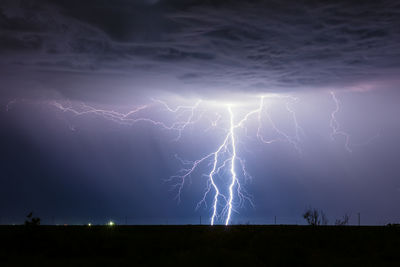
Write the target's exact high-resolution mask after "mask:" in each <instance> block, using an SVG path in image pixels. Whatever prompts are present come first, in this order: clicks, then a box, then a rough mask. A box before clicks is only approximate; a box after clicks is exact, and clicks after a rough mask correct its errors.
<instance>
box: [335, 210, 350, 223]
mask: <svg viewBox="0 0 400 267" xmlns="http://www.w3.org/2000/svg"><path fill="white" fill-rule="evenodd" d="M349 220H350V216H349V215H348V214H347V213H345V214H344V215H343V217H342V218H340V219H336V221H335V225H337V226H343V225H347V224H348V223H349Z"/></svg>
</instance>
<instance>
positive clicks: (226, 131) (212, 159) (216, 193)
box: [10, 96, 302, 225]
mask: <svg viewBox="0 0 400 267" xmlns="http://www.w3.org/2000/svg"><path fill="white" fill-rule="evenodd" d="M277 97H278V96H269V97H266V96H261V97H260V98H259V104H258V106H257V107H256V108H254V109H250V110H249V111H247V112H245V114H242V115H240V116H239V114H236V113H237V112H238V111H237V110H236V109H235V106H234V105H232V104H228V105H225V106H224V107H223V110H224V111H218V112H211V117H212V118H209V117H210V116H205V115H206V114H207V115H210V114H209V113H210V112H209V109H208V108H205V107H204V106H203V101H201V100H199V101H196V102H195V103H194V104H193V105H183V106H177V107H175V108H172V107H171V106H169V105H168V104H167V103H166V102H164V101H161V100H158V99H151V103H150V104H147V105H141V106H138V107H135V108H133V109H130V110H128V111H126V112H120V111H115V110H108V109H103V108H96V107H94V106H91V105H88V104H86V103H78V104H77V103H74V104H72V103H70V102H57V101H51V102H49V103H48V104H50V105H51V106H53V107H54V108H56V109H57V110H60V111H61V112H63V113H67V114H70V115H72V116H73V117H82V116H99V117H101V118H103V119H105V120H109V121H112V122H114V123H117V124H120V125H128V126H131V125H134V124H136V123H139V122H145V123H149V124H152V125H154V126H156V127H158V128H160V129H163V130H167V131H171V132H174V134H175V138H173V139H172V141H174V142H176V141H179V140H180V138H181V137H182V134H183V132H184V131H185V130H187V129H188V128H189V127H190V126H192V125H194V124H196V123H199V122H200V121H201V119H202V118H203V117H204V116H205V117H206V120H208V121H209V123H210V127H209V128H207V129H206V131H208V130H210V129H216V128H217V127H218V129H220V130H222V131H223V134H222V139H221V142H220V143H219V145H218V146H217V147H216V149H215V150H214V151H212V152H210V153H208V154H206V155H204V156H203V157H201V158H199V159H196V160H194V161H189V160H184V159H181V158H180V157H178V156H176V158H177V160H178V161H179V162H180V163H181V164H182V166H183V168H182V169H181V170H179V171H178V172H177V174H176V175H173V176H171V177H169V178H167V179H166V181H167V182H169V183H170V184H171V186H172V188H173V189H174V190H176V192H177V195H176V198H177V200H178V202H180V198H181V195H182V192H183V189H184V186H185V184H186V181H187V179H188V178H189V177H191V176H192V175H194V173H195V171H196V170H198V169H201V170H204V167H205V168H206V169H208V172H207V171H206V172H203V175H202V177H206V188H205V191H204V194H203V197H202V199H201V200H200V201H199V202H198V203H197V205H196V209H198V208H200V207H201V206H203V205H204V206H205V207H207V202H208V201H207V200H208V198H209V197H211V198H212V200H211V217H210V223H211V225H214V224H217V223H221V224H225V225H229V224H230V222H231V218H232V214H233V212H237V208H238V207H243V206H244V204H245V203H249V204H250V205H251V206H254V203H253V200H252V197H251V195H249V194H248V193H247V192H246V190H245V187H244V186H243V185H244V183H246V181H247V180H249V179H250V178H251V176H250V174H249V173H248V172H247V170H246V167H245V160H244V159H242V158H241V157H240V156H239V147H238V146H239V145H242V144H243V143H242V142H240V140H239V132H238V131H239V130H241V131H243V132H244V133H245V134H246V136H247V137H249V133H248V132H249V129H248V123H249V122H250V121H252V120H254V121H256V122H257V128H256V133H255V134H256V139H257V140H259V141H260V142H261V143H264V144H272V143H275V142H279V141H283V142H287V143H289V144H291V145H293V147H294V148H295V149H296V150H297V151H299V152H301V151H300V147H299V142H300V135H301V132H302V129H301V127H300V126H299V124H298V121H297V117H296V114H295V111H294V109H293V108H292V106H291V104H293V103H294V102H295V101H297V99H295V98H293V97H287V96H279V98H284V99H286V100H287V102H286V110H287V112H289V114H291V116H292V119H293V123H294V132H295V134H294V136H292V135H289V134H287V133H285V132H284V131H282V130H281V129H279V128H278V126H277V125H276V123H275V122H274V120H273V119H272V116H271V115H270V114H269V113H268V107H267V104H266V102H267V100H269V99H270V98H277ZM12 104H13V103H10V105H12ZM156 107H158V108H159V107H161V108H162V109H163V110H164V111H165V113H167V114H170V115H172V116H174V120H173V121H172V122H170V123H166V122H163V121H160V120H155V119H152V118H150V117H144V116H143V112H144V111H149V110H151V109H154V108H156ZM207 112H209V113H207ZM242 112H243V111H242ZM239 118H240V120H239ZM265 122H267V123H268V124H269V125H270V127H271V129H272V130H273V131H274V132H275V134H276V135H277V137H276V138H272V139H267V138H266V137H265V136H264V135H263V127H264V126H263V125H264V123H265ZM70 128H71V129H72V130H75V127H71V126H70ZM243 147H244V146H243ZM244 148H245V147H244Z"/></svg>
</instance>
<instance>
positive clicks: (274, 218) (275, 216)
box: [274, 216, 276, 225]
mask: <svg viewBox="0 0 400 267" xmlns="http://www.w3.org/2000/svg"><path fill="white" fill-rule="evenodd" d="M274 221H275V225H276V216H275V217H274Z"/></svg>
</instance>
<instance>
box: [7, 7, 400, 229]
mask: <svg viewBox="0 0 400 267" xmlns="http://www.w3.org/2000/svg"><path fill="white" fill-rule="evenodd" d="M399 13H400V5H399V4H398V3H395V1H311V0H310V1H306V0H304V1H289V0H284V1H278V0H276V1H261V0H260V1H234V0H231V1H218V0H217V1H200V0H198V1H195V0H193V1H183V0H182V1H179V0H175V1H173V0H160V1H157V0H153V1H150V0H115V1H111V0H109V1H108V0H100V1H99V0H97V1H94V0H93V1H92V0H89V1H84V2H83V1H74V0H72V1H71V0H69V1H64V0H52V1H44V0H43V1H39V0H36V1H34V0H32V1H15V0H13V1H11V0H9V1H8V0H5V1H2V2H1V4H0V81H1V83H0V105H1V106H0V108H1V110H0V123H1V125H2V127H1V131H0V147H1V148H2V153H1V158H0V167H1V168H0V170H1V172H0V178H1V179H0V207H1V209H0V210H1V211H2V214H0V220H1V221H0V223H2V222H3V223H12V222H20V221H21V220H22V218H23V216H24V215H25V213H28V212H29V211H31V210H33V211H34V212H36V213H37V215H39V216H41V217H43V219H44V221H45V222H48V223H50V222H52V221H53V220H52V217H54V221H55V222H59V223H61V222H68V223H85V222H88V221H93V222H98V223H101V222H106V221H108V220H109V219H114V220H116V221H117V222H118V221H119V222H120V223H124V220H125V219H124V218H125V216H127V217H128V218H129V220H128V221H129V222H130V223H161V224H164V223H166V222H167V221H168V223H178V224H186V223H197V222H198V221H199V216H202V218H203V223H208V222H209V221H208V220H209V217H210V207H204V206H203V207H201V208H200V209H198V210H195V208H196V204H197V203H198V201H199V200H200V199H201V198H202V194H203V193H204V189H205V179H204V177H202V176H201V174H202V173H204V172H205V173H207V171H208V170H209V169H207V166H202V167H201V168H200V169H199V171H198V172H196V173H194V174H193V175H192V177H191V179H190V181H189V182H188V183H187V184H185V187H184V189H183V191H182V195H181V202H180V203H179V204H178V203H177V200H176V199H175V196H176V190H171V183H170V182H168V181H165V180H166V179H168V178H169V177H170V176H173V175H176V174H177V172H178V171H179V170H180V169H181V168H182V164H181V163H182V161H181V160H179V159H184V160H190V161H194V160H196V159H200V158H201V157H202V156H204V155H207V154H209V153H210V152H212V151H215V150H216V149H217V148H218V146H219V145H220V144H221V141H222V140H223V138H224V129H225V130H226V129H227V128H226V127H227V124H226V122H227V121H229V114H228V112H227V110H226V109H225V107H226V105H227V104H233V106H232V110H233V111H234V113H235V118H236V117H238V118H239V117H241V116H244V114H246V112H249V111H251V110H254V109H257V107H258V106H257V105H258V103H259V98H260V96H266V103H267V105H268V116H270V118H272V120H273V124H271V121H268V117H265V116H264V117H263V123H262V125H263V126H262V127H263V128H262V131H263V134H265V135H266V136H268V135H269V137H271V138H276V137H279V136H280V138H282V134H281V135H280V134H279V132H277V131H273V130H271V129H272V127H273V126H274V125H275V126H276V127H277V128H279V130H281V131H282V132H284V133H285V134H287V135H288V136H290V137H291V138H294V137H299V138H296V145H295V146H294V145H293V142H292V143H291V142H288V140H287V139H286V140H283V141H282V142H275V143H273V144H264V143H262V142H260V140H257V138H253V137H255V133H256V131H255V129H256V128H257V127H256V125H257V118H256V117H254V118H251V119H250V120H249V122H248V124H247V125H246V127H247V128H246V129H248V131H249V135H250V137H249V138H248V137H247V136H246V133H245V132H240V133H239V132H238V136H237V137H238V140H240V142H239V143H238V144H239V145H240V149H239V150H238V153H240V156H241V158H244V159H245V160H246V170H247V171H248V173H249V174H250V175H251V176H252V177H253V179H252V181H250V182H248V183H246V184H245V188H246V191H247V192H248V193H249V195H251V196H252V197H253V201H254V207H252V206H251V205H249V203H246V204H245V205H244V206H243V207H241V208H240V209H238V210H237V212H234V214H233V218H232V222H233V223H240V222H241V223H245V222H248V221H250V222H253V223H272V222H273V218H274V216H277V218H278V222H281V223H302V219H301V213H302V212H303V211H304V209H305V208H306V207H308V206H313V207H316V208H320V209H323V210H324V211H325V212H326V213H327V215H328V217H329V219H330V221H331V222H334V220H335V219H336V218H338V217H340V216H341V215H343V214H344V213H349V214H351V215H352V218H351V222H352V223H355V222H356V214H357V212H360V213H361V214H362V222H363V223H366V224H367V223H368V224H383V223H388V222H394V221H397V222H398V221H400V210H399V209H398V207H397V203H399V200H400V166H399V164H398V157H399V152H398V151H400V150H399V149H400V142H399V141H398V137H399V134H400V118H399V116H398V115H397V114H400V113H399V112H400V105H399V103H400V93H399V88H398V87H399V85H400V81H399V78H398V77H400V75H399V74H400V19H399V18H400V14H399ZM331 92H334V96H336V97H337V99H338V101H339V102H338V106H336V103H335V101H334V100H335V99H334V98H333V97H332V95H331ZM155 99H156V100H162V101H165V103H168V106H169V107H170V108H171V109H175V108H177V107H178V106H179V105H195V104H196V103H197V101H198V100H199V99H201V100H202V102H201V103H202V104H201V105H200V106H199V109H198V110H196V112H195V118H199V119H198V120H197V121H196V123H193V124H191V125H190V126H189V127H187V128H185V130H184V131H182V135H181V138H180V139H179V140H178V141H174V140H175V138H176V132H174V131H172V132H171V131H168V130H166V129H162V127H159V125H158V126H157V125H154V124H152V123H148V122H146V121H141V122H139V123H134V124H131V123H129V125H121V124H120V123H118V122H117V123H116V122H115V121H113V120H110V119H109V117H108V118H105V117H104V116H100V115H104V113H103V114H100V115H99V114H98V113H95V114H93V113H91V114H84V115H83V116H76V114H75V115H74V114H73V112H71V110H69V111H67V112H65V111H62V110H61V109H60V108H59V107H60V106H57V105H54V103H58V104H62V107H70V108H71V109H74V110H80V111H82V105H83V104H82V103H84V104H85V105H90V107H94V108H96V109H102V110H108V111H111V110H113V111H115V112H120V113H123V112H129V110H132V109H134V108H135V107H140V106H141V105H148V106H149V107H148V108H145V109H143V110H141V111H140V113H138V116H140V117H142V118H144V117H145V118H147V119H151V120H157V121H162V122H163V123H166V124H168V123H173V121H174V120H176V119H177V118H176V117H174V116H173V115H174V114H172V113H171V112H169V111H168V110H167V109H166V108H165V106H163V105H162V104H160V102H157V101H156V100H155ZM288 99H292V100H293V99H296V101H293V102H290V110H293V111H294V112H295V115H296V119H297V122H298V124H299V126H300V127H301V129H302V132H301V133H300V136H296V135H297V134H298V133H297V132H296V128H295V127H294V120H293V114H292V113H291V112H290V110H288V109H287V106H286V104H287V102H286V101H287V100H288ZM336 108H338V110H337V112H336V113H334V115H335V119H337V122H338V123H339V124H340V131H343V132H344V133H345V134H348V135H349V136H350V141H349V142H350V143H349V144H350V147H351V149H350V150H351V152H350V151H349V149H346V140H345V135H343V134H338V135H335V136H334V138H333V139H332V138H331V135H332V131H333V130H332V127H331V126H332V121H331V116H332V112H335V110H336ZM83 109H85V108H83ZM201 112H203V113H201ZM200 114H204V116H203V117H202V116H201V115H200ZM264 115H265V114H264ZM183 116H187V114H184V115H183ZM219 116H222V118H221V124H220V126H221V128H218V127H211V126H213V122H215V121H216V119H218V118H219ZM178 119H182V118H178ZM210 127H211V129H210ZM228 128H229V127H228ZM291 140H292V139H291ZM293 140H294V139H293ZM289 141H290V140H289ZM297 142H298V143H297ZM299 150H300V151H299Z"/></svg>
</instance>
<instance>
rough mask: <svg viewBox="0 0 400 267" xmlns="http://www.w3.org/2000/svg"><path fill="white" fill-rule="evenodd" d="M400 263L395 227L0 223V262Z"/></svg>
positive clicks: (399, 234)
mask: <svg viewBox="0 0 400 267" xmlns="http://www.w3.org/2000/svg"><path fill="white" fill-rule="evenodd" d="M143 265H152V266H153V265H157V266H169V265H174V266H193V265H195V266H199V265H201V266H215V265H220V266H227V265H230V266H245V267H249V266H400V227H388V226H386V227H354V226H346V227H335V226H320V227H309V226H254V225H249V226H229V227H224V226H214V227H209V226H91V227H89V226H39V227H30V228H27V227H24V226H0V266H143Z"/></svg>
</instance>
